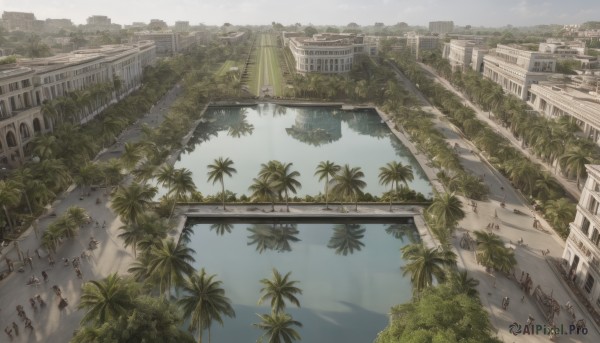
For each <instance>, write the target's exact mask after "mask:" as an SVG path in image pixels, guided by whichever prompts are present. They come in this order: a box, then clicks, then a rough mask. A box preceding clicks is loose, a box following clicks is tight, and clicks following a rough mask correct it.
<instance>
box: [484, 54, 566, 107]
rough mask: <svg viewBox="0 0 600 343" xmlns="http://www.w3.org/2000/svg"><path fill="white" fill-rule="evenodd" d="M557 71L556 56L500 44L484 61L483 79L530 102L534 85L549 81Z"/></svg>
mask: <svg viewBox="0 0 600 343" xmlns="http://www.w3.org/2000/svg"><path fill="white" fill-rule="evenodd" d="M555 69H556V58H555V57H554V56H552V55H550V54H545V53H540V52H534V51H527V50H523V49H522V48H521V47H519V46H514V45H513V46H508V45H501V44H498V46H497V47H496V48H495V49H491V50H490V52H489V54H487V55H485V56H484V57H483V76H485V77H487V78H488V79H491V80H492V81H494V82H496V83H497V84H499V85H500V86H502V89H504V91H506V92H507V93H511V94H514V95H516V96H517V97H518V98H519V99H521V100H526V99H527V90H528V89H529V86H530V85H531V84H533V83H538V82H540V81H544V80H546V79H547V78H548V76H549V75H550V74H551V73H554V71H555Z"/></svg>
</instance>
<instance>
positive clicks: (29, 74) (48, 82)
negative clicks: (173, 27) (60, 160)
mask: <svg viewBox="0 0 600 343" xmlns="http://www.w3.org/2000/svg"><path fill="white" fill-rule="evenodd" d="M155 56H156V55H155V48H154V43H153V42H150V41H145V42H139V43H137V44H125V45H107V46H102V47H100V48H95V49H86V50H78V51H74V52H72V53H69V54H62V55H57V56H53V57H47V58H39V59H27V60H22V61H19V62H18V65H17V64H13V65H5V66H2V68H0V165H9V166H14V165H19V164H21V163H23V162H24V161H25V160H26V158H28V157H29V153H30V151H29V149H28V143H29V142H30V141H31V139H32V138H33V136H34V134H36V133H40V132H46V131H50V130H52V121H51V120H50V118H49V117H48V116H46V115H44V114H43V113H42V106H43V105H44V104H45V103H47V102H50V101H52V100H55V99H58V98H60V97H63V96H66V95H67V94H69V93H72V92H75V91H81V90H87V89H91V88H93V87H94V86H95V85H99V84H108V85H114V84H115V81H116V80H117V79H118V80H119V81H118V83H119V84H120V87H119V89H118V91H113V92H112V93H111V94H109V96H108V97H106V98H104V99H96V100H95V101H91V102H90V105H89V106H86V107H85V108H81V109H79V113H75V118H76V120H77V121H78V122H79V123H85V122H87V121H89V120H91V119H92V118H94V116H96V115H97V114H98V113H99V112H101V111H102V110H104V109H105V108H106V107H107V106H108V105H110V104H111V103H114V102H116V101H118V100H119V99H120V98H121V97H122V96H124V95H126V94H128V93H130V92H132V91H133V90H135V89H137V88H138V87H139V86H140V85H141V81H142V73H143V69H144V67H146V66H149V65H152V64H153V63H154V59H155Z"/></svg>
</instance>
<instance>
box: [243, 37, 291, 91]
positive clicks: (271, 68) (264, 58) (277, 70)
mask: <svg viewBox="0 0 600 343" xmlns="http://www.w3.org/2000/svg"><path fill="white" fill-rule="evenodd" d="M277 49H279V48H278V47H277V41H276V40H275V37H273V35H271V34H268V33H262V34H261V35H260V37H259V40H258V44H257V46H256V64H255V66H254V69H253V70H252V73H251V75H250V80H249V87H250V91H251V92H252V94H255V95H257V96H258V95H260V89H261V88H262V87H263V86H266V85H269V86H272V87H273V92H274V95H275V96H278V95H282V94H283V75H282V73H281V67H280V64H279V63H280V61H279V55H278V54H277Z"/></svg>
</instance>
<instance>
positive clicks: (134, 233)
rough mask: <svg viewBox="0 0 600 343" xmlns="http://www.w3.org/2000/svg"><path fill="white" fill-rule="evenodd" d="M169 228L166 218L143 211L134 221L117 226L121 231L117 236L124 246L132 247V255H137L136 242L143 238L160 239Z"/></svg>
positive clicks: (149, 239) (165, 234)
mask: <svg viewBox="0 0 600 343" xmlns="http://www.w3.org/2000/svg"><path fill="white" fill-rule="evenodd" d="M171 228H172V227H171V225H169V221H168V220H167V219H165V218H160V217H159V216H158V215H157V214H156V213H154V212H145V213H143V214H142V215H140V216H139V217H138V219H137V221H136V222H130V223H127V224H125V225H123V226H121V227H120V228H119V231H121V233H120V234H119V235H118V237H119V238H121V239H122V240H123V245H124V247H125V248H127V247H128V246H132V247H133V256H134V257H137V247H138V243H140V242H142V241H144V240H147V241H153V240H162V239H164V238H165V237H166V236H167V232H169V230H170V229H171Z"/></svg>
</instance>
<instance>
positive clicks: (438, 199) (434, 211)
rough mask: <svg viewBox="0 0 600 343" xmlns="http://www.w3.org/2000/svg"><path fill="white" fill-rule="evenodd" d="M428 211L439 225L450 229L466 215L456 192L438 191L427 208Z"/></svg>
mask: <svg viewBox="0 0 600 343" xmlns="http://www.w3.org/2000/svg"><path fill="white" fill-rule="evenodd" d="M427 213H428V214H429V215H430V216H431V217H433V220H434V222H435V223H436V224H437V225H438V226H440V227H441V228H443V229H446V230H450V231H451V230H452V229H454V227H455V226H456V224H457V223H458V221H459V220H461V219H463V218H464V217H465V212H464V211H463V210H462V202H461V201H460V199H458V198H457V197H456V195H454V193H437V194H436V195H435V197H434V198H433V202H432V203H431V205H429V207H428V208H427Z"/></svg>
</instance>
